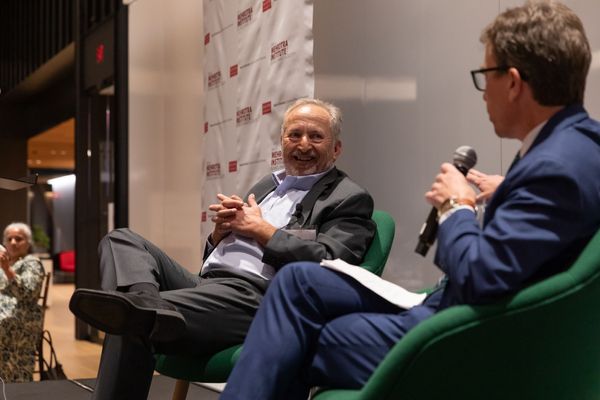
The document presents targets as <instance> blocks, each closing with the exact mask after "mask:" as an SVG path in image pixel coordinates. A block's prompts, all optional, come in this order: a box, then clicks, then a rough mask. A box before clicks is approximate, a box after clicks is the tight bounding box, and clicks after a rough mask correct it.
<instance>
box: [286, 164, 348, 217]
mask: <svg viewBox="0 0 600 400" xmlns="http://www.w3.org/2000/svg"><path fill="white" fill-rule="evenodd" d="M343 177H344V174H343V173H342V172H340V171H338V169H337V168H335V167H333V168H332V169H331V171H329V172H328V173H327V174H325V175H324V176H323V177H322V178H321V179H319V180H318V181H317V182H316V183H315V184H314V185H313V187H312V189H310V191H309V192H308V193H307V194H306V196H304V198H303V199H302V201H301V202H300V205H301V206H302V213H301V215H300V216H297V215H294V216H292V218H291V219H290V222H289V223H288V225H287V227H288V228H292V227H294V226H295V227H298V226H301V227H308V226H309V225H310V224H309V222H310V218H311V215H312V212H313V208H314V207H315V203H316V202H317V199H318V198H319V197H321V195H322V194H323V193H326V192H327V190H329V189H330V188H331V187H332V186H334V184H335V182H337V181H338V180H340V179H342V178H343Z"/></svg>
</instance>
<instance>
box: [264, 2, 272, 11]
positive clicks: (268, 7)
mask: <svg viewBox="0 0 600 400" xmlns="http://www.w3.org/2000/svg"><path fill="white" fill-rule="evenodd" d="M270 8H271V0H263V12H265V11H267V10H269V9H270Z"/></svg>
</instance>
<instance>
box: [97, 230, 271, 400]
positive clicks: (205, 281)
mask: <svg viewBox="0 0 600 400" xmlns="http://www.w3.org/2000/svg"><path fill="white" fill-rule="evenodd" d="M98 251H99V254H100V274H101V285H102V289H104V290H124V289H125V288H127V287H128V286H130V285H133V284H135V283H151V284H153V285H156V286H157V287H158V289H159V290H160V296H161V297H162V298H163V299H164V300H166V301H168V302H169V303H171V304H173V305H174V306H175V307H177V309H178V310H179V312H181V314H182V315H183V316H184V317H185V320H186V323H187V330H186V333H185V334H184V336H183V337H181V338H180V339H178V340H176V341H173V342H166V343H150V342H149V341H148V339H147V338H143V337H136V336H116V335H106V338H105V340H104V345H103V348H102V356H101V358H100V367H99V371H98V379H97V382H96V390H95V391H94V394H93V396H92V398H93V399H107V400H108V399H111V400H115V399H128V400H136V399H146V398H147V396H148V391H149V389H150V384H151V382H152V374H153V371H154V364H155V360H154V356H153V354H154V353H155V352H157V353H162V354H186V355H197V356H202V355H207V354H213V353H215V352H217V351H219V350H222V349H225V348H227V347H230V346H233V345H236V344H240V343H242V342H243V340H244V337H245V336H246V332H247V331H248V328H249V327H250V322H251V321H252V318H253V317H254V314H255V313H256V310H257V309H258V305H259V303H260V301H261V299H262V297H263V295H264V292H265V291H266V289H267V286H268V281H265V280H263V279H261V278H260V277H258V276H256V277H255V276H253V275H250V274H242V273H239V274H238V273H236V274H233V273H228V272H217V271H215V272H212V273H208V276H204V277H200V276H198V275H195V274H192V273H190V272H189V271H188V270H186V269H185V268H183V267H182V266H181V265H179V264H178V263H177V262H176V261H175V260H173V259H171V258H170V257H169V256H167V255H166V254H165V253H164V252H163V251H162V250H160V249H159V248H158V247H156V246H155V245H154V244H152V243H151V242H149V241H148V240H146V239H144V238H143V237H141V236H140V235H138V234H136V233H135V232H133V231H131V230H129V229H117V230H115V231H112V232H111V233H109V234H108V235H106V236H105V237H104V238H103V239H102V241H101V242H100V245H99V247H98Z"/></svg>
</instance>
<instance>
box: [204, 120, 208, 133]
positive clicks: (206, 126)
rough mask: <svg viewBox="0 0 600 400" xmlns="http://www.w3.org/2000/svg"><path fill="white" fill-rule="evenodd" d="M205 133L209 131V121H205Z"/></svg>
mask: <svg viewBox="0 0 600 400" xmlns="http://www.w3.org/2000/svg"><path fill="white" fill-rule="evenodd" d="M204 133H208V122H205V123H204Z"/></svg>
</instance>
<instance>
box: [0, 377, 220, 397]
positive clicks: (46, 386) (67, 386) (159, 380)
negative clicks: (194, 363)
mask: <svg viewBox="0 0 600 400" xmlns="http://www.w3.org/2000/svg"><path fill="white" fill-rule="evenodd" d="M95 384H96V380H95V379H72V380H62V381H42V382H28V383H9V384H7V385H6V400H17V399H18V400H41V399H43V400H79V399H89V398H90V395H91V392H90V391H91V390H93V388H94V386H95ZM174 387H175V380H174V379H172V378H169V377H167V376H162V375H155V376H154V378H153V379H152V386H151V387H150V394H149V395H148V400H164V399H170V398H171V394H172V393H173V388H174ZM218 398H219V393H218V392H216V391H214V390H212V389H209V388H206V387H203V386H200V385H199V384H191V385H190V389H189V392H188V399H194V400H217V399H218Z"/></svg>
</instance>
